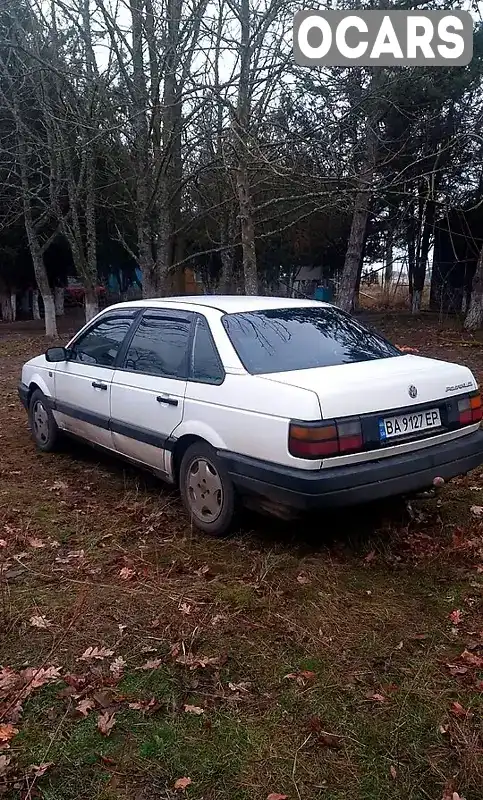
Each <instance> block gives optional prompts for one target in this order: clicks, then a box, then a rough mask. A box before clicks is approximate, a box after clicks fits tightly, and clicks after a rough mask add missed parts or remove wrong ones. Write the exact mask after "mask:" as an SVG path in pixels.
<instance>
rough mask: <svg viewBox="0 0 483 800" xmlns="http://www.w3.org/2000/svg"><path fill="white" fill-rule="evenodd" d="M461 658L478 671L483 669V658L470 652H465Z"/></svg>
mask: <svg viewBox="0 0 483 800" xmlns="http://www.w3.org/2000/svg"><path fill="white" fill-rule="evenodd" d="M460 658H461V660H462V661H464V662H465V664H468V665H469V666H470V667H476V669H481V668H482V667H483V658H481V656H475V654H474V653H470V651H469V650H463V652H462V653H461V655H460Z"/></svg>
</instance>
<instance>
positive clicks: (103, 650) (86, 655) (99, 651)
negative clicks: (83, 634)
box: [77, 647, 114, 661]
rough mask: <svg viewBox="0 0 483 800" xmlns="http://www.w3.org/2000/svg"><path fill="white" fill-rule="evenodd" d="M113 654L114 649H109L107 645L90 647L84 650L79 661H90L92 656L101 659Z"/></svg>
mask: <svg viewBox="0 0 483 800" xmlns="http://www.w3.org/2000/svg"><path fill="white" fill-rule="evenodd" d="M113 655H114V650H109V649H108V648H107V647H88V648H87V650H84V652H83V653H82V655H81V656H79V658H78V659H77V661H90V660H91V659H92V658H97V659H99V660H101V659H103V658H109V657H110V656H113Z"/></svg>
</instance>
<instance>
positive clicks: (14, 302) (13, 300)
mask: <svg viewBox="0 0 483 800" xmlns="http://www.w3.org/2000/svg"><path fill="white" fill-rule="evenodd" d="M10 305H11V307H12V322H15V321H16V319H17V294H16V292H12V293H11V295H10Z"/></svg>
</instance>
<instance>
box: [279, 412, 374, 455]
mask: <svg viewBox="0 0 483 800" xmlns="http://www.w3.org/2000/svg"><path fill="white" fill-rule="evenodd" d="M363 444H364V442H363V438H362V428H361V422H360V420H358V419H355V420H352V419H351V420H347V421H343V420H341V421H337V420H330V421H327V422H317V423H314V422H291V423H290V428H289V437H288V449H289V452H290V453H291V455H293V456H296V457H297V458H325V457H326V456H335V455H340V454H346V453H355V452H357V451H358V450H362V447H363Z"/></svg>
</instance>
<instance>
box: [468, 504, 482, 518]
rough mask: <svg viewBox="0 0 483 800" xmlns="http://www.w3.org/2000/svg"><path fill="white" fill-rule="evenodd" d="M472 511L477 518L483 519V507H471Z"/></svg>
mask: <svg viewBox="0 0 483 800" xmlns="http://www.w3.org/2000/svg"><path fill="white" fill-rule="evenodd" d="M470 511H471V513H472V514H473V515H474V516H475V517H481V515H482V514H483V506H471V508H470Z"/></svg>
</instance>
